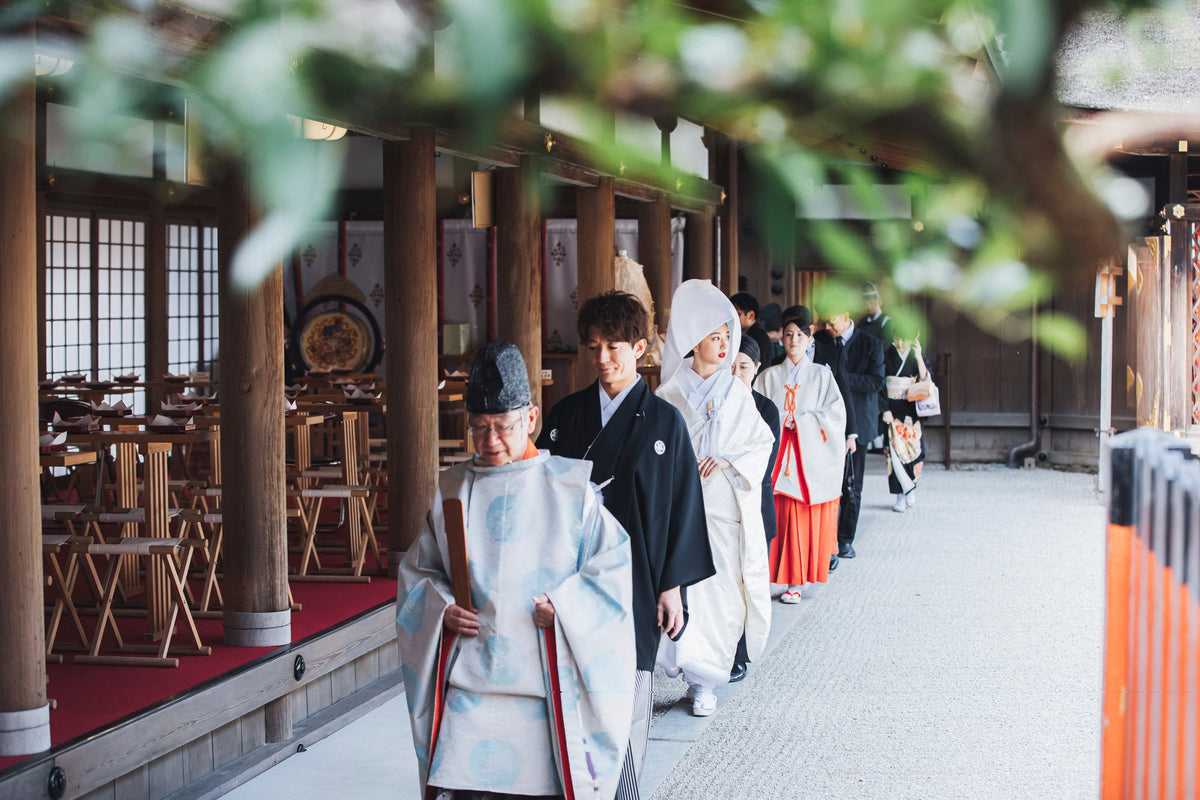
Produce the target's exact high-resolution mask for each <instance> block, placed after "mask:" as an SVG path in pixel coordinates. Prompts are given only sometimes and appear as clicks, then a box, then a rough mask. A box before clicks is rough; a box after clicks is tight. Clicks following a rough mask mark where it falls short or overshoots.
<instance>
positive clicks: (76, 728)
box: [0, 577, 396, 770]
mask: <svg viewBox="0 0 1200 800" xmlns="http://www.w3.org/2000/svg"><path fill="white" fill-rule="evenodd" d="M292 595H293V597H294V599H295V600H296V602H298V603H300V604H301V605H302V606H303V609H302V610H300V611H295V612H293V613H292V641H293V642H297V641H299V640H301V639H303V638H305V637H307V636H311V635H312V634H314V633H318V632H320V631H323V630H327V629H328V628H332V627H334V626H336V625H338V624H339V623H341V622H343V621H345V620H347V619H350V618H351V617H353V616H355V615H357V614H359V613H361V612H363V611H366V610H368V609H371V608H374V607H376V606H377V605H379V604H380V603H384V602H387V601H389V600H394V599H395V597H396V581H395V579H389V578H379V577H372V578H371V582H370V583H368V584H348V583H347V584H339V583H296V584H292ZM93 621H94V618H93ZM119 622H120V624H121V629H122V634H123V635H125V632H126V631H127V630H128V631H133V630H135V626H136V625H137V624H138V622H139V621H138V620H134V619H128V618H125V619H120V620H119ZM64 624H65V625H68V626H69V624H70V623H69V622H66V623H64ZM92 624H93V622H89V621H87V620H85V625H87V626H88V627H89V628H90V627H91V625H92ZM196 627H197V628H198V629H199V631H200V637H201V639H202V640H203V641H204V643H205V644H206V645H211V646H212V648H213V652H212V654H211V655H208V656H180V660H179V661H180V663H179V666H178V667H176V668H174V669H170V668H164V667H138V666H120V667H106V666H84V665H74V664H72V663H70V662H71V656H70V655H67V656H66V663H64V664H50V665H48V666H47V670H46V671H47V673H48V676H49V683H48V684H47V686H46V693H47V695H48V696H49V697H50V698H51V699H53V700H55V701H57V704H58V707H57V708H55V709H53V710H52V711H51V712H50V736H51V740H52V744H53V745H59V744H62V743H64V742H68V741H70V740H72V739H74V738H76V737H79V736H82V735H83V734H86V733H89V732H92V731H95V730H97V729H98V728H102V727H104V726H107V725H109V724H111V723H113V722H116V721H117V720H119V719H121V718H123V717H125V716H128V715H129V714H132V713H134V712H136V711H138V710H140V709H144V708H146V707H147V706H150V705H153V704H155V703H158V702H159V701H162V700H165V699H167V698H168V697H171V696H173V695H175V694H178V693H180V692H184V691H186V690H188V689H189V688H191V687H193V686H196V685H197V684H199V683H202V682H204V681H207V680H210V679H212V678H215V677H217V676H219V675H221V674H222V673H225V672H229V671H230V670H233V669H236V668H237V667H239V666H241V665H243V664H246V663H248V662H250V661H253V660H254V659H256V658H259V657H261V656H264V655H266V654H268V653H271V652H273V651H274V650H276V649H277V648H272V647H226V646H225V645H223V644H222V643H221V622H220V620H198V621H197V623H196ZM68 636H69V634H68ZM127 638H130V637H128V636H127ZM65 640H66V637H64V641H65ZM110 641H111V640H110ZM173 641H175V642H182V641H183V634H182V633H179V632H177V633H176V634H175V638H174V640H173ZM21 760H23V758H18V757H9V758H0V770H3V769H5V768H7V767H10V766H12V765H13V764H16V763H18V762H19V761H21Z"/></svg>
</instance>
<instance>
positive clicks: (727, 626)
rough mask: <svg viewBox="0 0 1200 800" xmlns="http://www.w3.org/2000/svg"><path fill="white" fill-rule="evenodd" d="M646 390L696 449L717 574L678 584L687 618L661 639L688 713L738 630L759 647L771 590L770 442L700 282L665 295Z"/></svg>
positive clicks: (718, 303)
mask: <svg viewBox="0 0 1200 800" xmlns="http://www.w3.org/2000/svg"><path fill="white" fill-rule="evenodd" d="M671 312H672V313H671V323H670V327H669V328H668V330H667V337H666V344H665V346H664V348H663V365H662V384H661V385H660V386H659V388H658V391H657V392H656V394H657V395H658V396H659V397H661V398H662V399H664V400H666V401H667V402H669V403H671V405H673V406H675V407H676V408H677V409H679V413H680V414H681V415H682V416H683V420H684V422H685V423H686V424H687V428H688V432H689V434H690V435H691V438H692V447H693V449H694V450H695V451H696V460H697V462H698V464H697V468H698V469H699V471H700V478H701V487H702V491H703V495H704V514H705V518H706V520H707V523H708V539H709V544H710V545H711V546H712V554H713V565H714V566H715V567H716V570H717V574H716V575H714V576H713V577H711V578H707V579H705V580H703V581H701V582H700V583H697V584H695V585H694V586H692V587H691V588H690V589H689V590H688V623H687V626H686V627H685V628H684V630H683V633H682V635H680V636H679V637H678V638H677V640H675V641H672V640H670V639H668V638H666V637H663V639H662V641H661V644H660V649H659V659H658V661H659V664H660V666H662V667H663V668H664V669H665V670H666V671H667V673H668V674H669V675H678V674H679V673H680V672H682V673H683V675H684V678H685V679H686V680H687V682H688V684H689V693H690V695H691V697H692V713H693V714H695V715H696V716H707V715H709V714H711V713H712V712H713V711H714V710H715V709H716V694H715V692H714V691H713V689H714V688H715V687H716V686H720V685H722V684H725V683H728V681H729V670H730V668H731V667H732V666H733V662H734V654H735V651H736V649H737V645H738V640H739V639H740V638H741V636H742V631H743V630H745V633H746V651H747V655H748V656H749V658H750V660H751V661H753V660H754V659H756V658H758V657H759V656H760V655H761V654H762V651H763V648H764V647H765V646H766V642H767V634H768V633H769V632H770V627H771V587H770V579H769V577H768V572H767V548H766V535H765V533H764V531H763V518H762V508H761V505H762V479H763V474H764V473H765V471H766V469H767V462H768V461H769V460H770V458H771V451H772V449H773V448H774V446H775V435H774V434H773V433H772V432H771V429H770V428H769V427H768V426H767V424H766V423H765V422H763V419H762V417H761V416H760V415H759V413H758V409H757V408H756V407H755V405H754V398H753V396H752V395H751V394H750V389H749V388H747V387H746V385H745V384H744V383H742V382H741V381H739V380H737V379H736V378H734V377H733V371H732V365H733V360H734V358H735V357H736V355H737V353H738V346H739V343H740V339H741V327H740V325H739V324H738V316H737V311H736V310H735V309H734V307H733V304H732V303H731V302H730V301H729V298H727V297H725V295H724V294H722V293H721V291H720V290H719V289H717V288H716V287H715V286H713V285H712V284H711V283H709V282H708V281H701V280H690V281H685V282H684V283H682V284H681V285H680V286H679V288H678V289H677V290H676V291H675V295H674V296H673V297H672V299H671Z"/></svg>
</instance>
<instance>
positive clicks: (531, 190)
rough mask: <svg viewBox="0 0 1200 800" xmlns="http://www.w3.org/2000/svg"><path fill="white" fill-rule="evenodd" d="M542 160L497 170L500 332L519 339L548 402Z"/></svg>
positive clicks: (532, 380) (532, 381) (537, 394)
mask: <svg viewBox="0 0 1200 800" xmlns="http://www.w3.org/2000/svg"><path fill="white" fill-rule="evenodd" d="M539 183H540V181H539V177H538V169H537V165H536V163H535V161H534V158H533V157H532V156H521V166H519V167H517V168H516V169H502V170H498V171H497V175H496V293H497V295H498V296H499V297H500V298H501V302H500V304H499V307H498V309H497V310H498V312H499V320H498V325H497V327H496V330H497V333H498V334H499V338H500V339H501V340H502V341H508V342H512V343H513V344H515V345H516V346H517V347H518V348H520V350H521V355H523V356H524V357H525V365H526V366H527V367H528V369H529V388H530V389H531V390H532V391H533V402H534V404H535V405H537V406H538V407H541V404H542V381H541V374H542V211H541V198H540V197H539V193H538V189H539Z"/></svg>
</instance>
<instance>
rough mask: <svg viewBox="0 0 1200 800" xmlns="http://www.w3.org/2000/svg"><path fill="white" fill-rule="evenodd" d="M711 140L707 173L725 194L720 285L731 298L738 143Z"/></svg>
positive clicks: (735, 284) (734, 283)
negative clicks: (709, 169) (710, 165)
mask: <svg viewBox="0 0 1200 800" xmlns="http://www.w3.org/2000/svg"><path fill="white" fill-rule="evenodd" d="M713 138H714V143H713V147H712V150H711V158H712V165H713V168H712V170H711V171H710V174H711V175H712V180H713V182H715V183H717V184H719V185H720V186H722V187H723V188H724V191H725V198H724V199H725V202H724V203H722V204H721V206H720V208H718V210H717V217H718V219H719V220H720V226H721V250H720V265H721V269H720V281H719V286H720V289H721V291H723V292H725V294H727V295H734V294H736V293H737V291H738V168H737V143H736V142H734V141H732V140H730V139H729V138H727V137H725V136H722V135H720V134H713Z"/></svg>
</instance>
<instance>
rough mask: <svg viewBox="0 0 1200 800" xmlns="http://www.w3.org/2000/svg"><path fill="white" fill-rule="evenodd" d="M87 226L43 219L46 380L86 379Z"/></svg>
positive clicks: (68, 219)
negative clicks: (74, 375)
mask: <svg viewBox="0 0 1200 800" xmlns="http://www.w3.org/2000/svg"><path fill="white" fill-rule="evenodd" d="M91 233H92V220H91V218H90V217H79V216H67V215H60V214H56V215H50V216H47V217H46V242H45V245H46V375H47V376H51V377H59V376H61V375H64V374H70V373H76V372H79V373H82V374H84V375H87V376H89V377H90V376H92V365H93V364H94V363H95V362H94V360H93V354H92V324H91V319H92V236H91Z"/></svg>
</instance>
